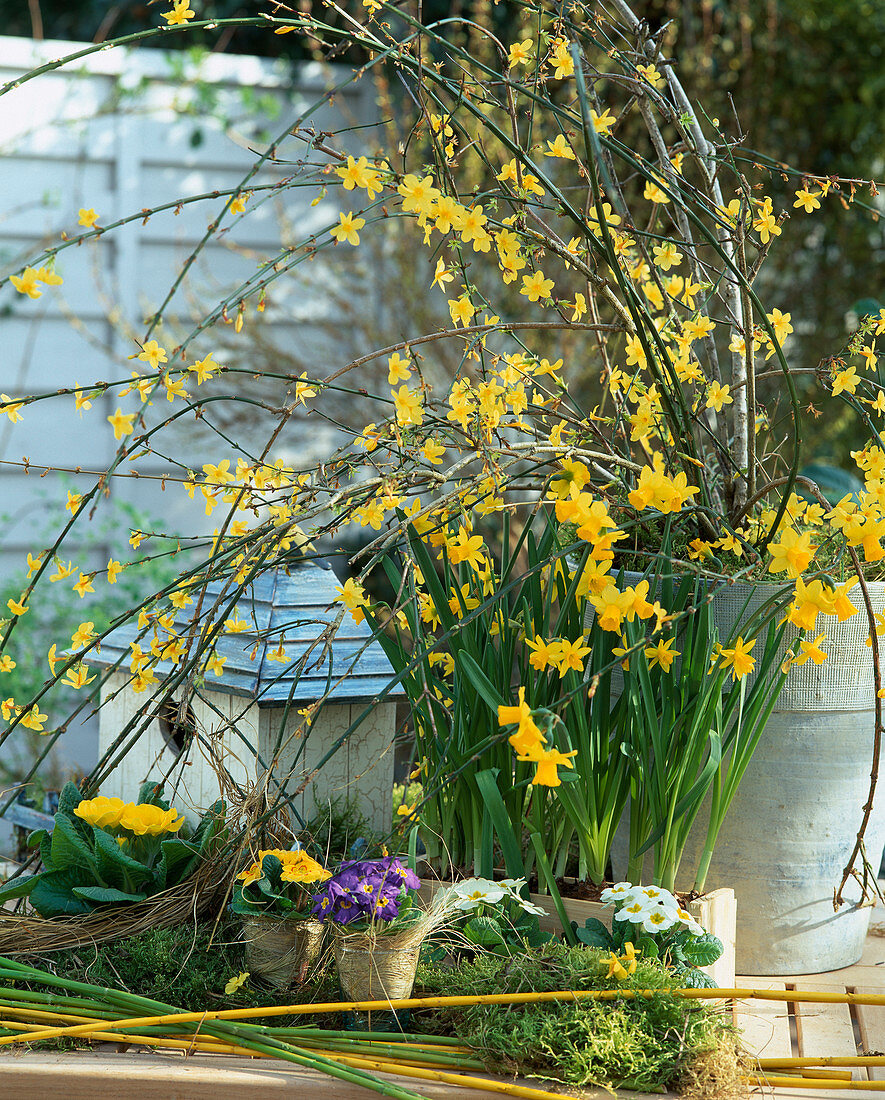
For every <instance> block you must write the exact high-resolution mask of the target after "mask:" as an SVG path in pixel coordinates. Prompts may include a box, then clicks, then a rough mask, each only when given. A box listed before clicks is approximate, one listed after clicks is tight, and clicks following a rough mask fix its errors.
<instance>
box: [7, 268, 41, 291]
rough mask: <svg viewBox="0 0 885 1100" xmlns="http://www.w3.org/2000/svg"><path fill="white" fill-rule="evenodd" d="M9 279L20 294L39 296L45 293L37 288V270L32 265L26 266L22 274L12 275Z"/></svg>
mask: <svg viewBox="0 0 885 1100" xmlns="http://www.w3.org/2000/svg"><path fill="white" fill-rule="evenodd" d="M9 281H10V282H11V283H12V285H13V286H14V287H15V289H16V290H17V291H18V292H19V294H27V296H28V297H29V298H39V297H40V295H41V294H42V293H43V291H42V290H38V289H37V282H38V278H37V272H36V271H35V270H34V269H33V268H32V267H26V268H25V269H24V271H23V272H22V273H21V275H10V276H9Z"/></svg>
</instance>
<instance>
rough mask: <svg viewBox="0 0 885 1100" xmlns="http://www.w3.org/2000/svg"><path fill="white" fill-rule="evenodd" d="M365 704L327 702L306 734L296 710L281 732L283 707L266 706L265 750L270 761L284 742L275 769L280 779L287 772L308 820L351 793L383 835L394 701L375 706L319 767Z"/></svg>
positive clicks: (296, 803)
mask: <svg viewBox="0 0 885 1100" xmlns="http://www.w3.org/2000/svg"><path fill="white" fill-rule="evenodd" d="M366 709H367V708H366V705H365V704H363V703H353V704H350V705H343V704H328V703H327V704H326V705H325V706H324V707H323V708H322V709H321V710H320V711H319V712H318V714H317V715H316V717H315V718H314V720H313V723H312V724H311V725H310V727H309V728H307V729H306V730H305V731H304V733H301V732H299V730H300V727H301V726H302V723H303V718H302V716H301V715H299V714H298V713H297V712H295V711H294V710H293V711H292V712H291V713H290V714H289V715H288V716H287V717H286V724H285V729H284V731H283V736H282V737H280V722H281V721H282V720H283V715H284V710H283V708H279V707H267V708H262V710H261V712H260V719H259V722H260V724H259V744H260V745H261V750H260V751H261V755H262V757H263V758H264V759H266V760H269V759H270V758H271V757H272V756H273V754H274V750H275V748H276V746H277V744H278V742H279V743H280V746H281V747H280V750H279V752H278V753H277V757H276V772H277V775H278V777H279V778H280V781H283V777H288V778H286V779H285V786H286V788H287V789H288V790H289V791H292V792H294V794H293V797H292V803H293V805H294V808H295V810H296V811H297V812H298V813H299V814H301V817H302V819H303V820H304V821H307V820H309V819H310V818H311V817H312V816H313V815H314V813H315V811H316V810H317V809H318V808H319V807H320V806H324V805H326V804H327V803H328V802H329V800H332V801H334V800H336V799H340V800H344V799H347V798H352V799H354V800H355V801H356V803H357V805H358V806H359V808H360V810H361V811H362V812H363V814H364V815H365V817H366V818H367V820H368V822H369V824H370V825H371V826H372V828H373V829H375V830H376V831H378V832H380V833H382V834H383V833H387V832H388V831H389V830H390V823H391V816H392V811H391V803H392V791H393V762H394V749H393V738H394V733H395V730H396V703H381V704H379V705H378V706H376V707H374V709H373V710H371V711H370V713H369V714H368V715H367V716H366V718H365V719H364V720H363V721H362V722H361V724H360V725H359V726H358V727H357V728H356V730H354V732H353V733H352V734H351V735H350V736H349V737H348V738H347V740H346V741H345V742H344V744H343V745H342V746H341V747H340V748H339V749H338V751H337V752H336V753H335V755H334V756H332V757H331V758H330V759H329V760H327V761H326V763H325V764H323V766H322V768H320V769H319V770H317V768H318V765H319V762H320V761H321V760H322V758H323V757H324V756H325V755H326V753H327V752H328V751H329V749H330V748H331V747H332V746H333V745H334V744H335V742H336V741H337V740H338V739H339V738H340V737H341V735H342V734H343V733H344V732H345V730H347V729H348V728H349V726H350V724H351V722H354V721H356V720H357V719H358V718H359V717H360V715H361V714H363V712H364V711H366Z"/></svg>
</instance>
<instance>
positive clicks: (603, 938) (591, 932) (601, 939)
mask: <svg viewBox="0 0 885 1100" xmlns="http://www.w3.org/2000/svg"><path fill="white" fill-rule="evenodd" d="M575 935H576V936H577V937H578V939H579V941H580V942H581V943H583V944H586V945H587V946H588V947H602V948H604V949H605V950H606V951H610V950H611V948H612V943H613V940H612V935H611V932H609V930H608V929H607V928H606V926H605V925H604V924H603V923H602V921H601V920H597V918H596V917H588V918H587V920H586V921H584V927H583V928H576V929H575Z"/></svg>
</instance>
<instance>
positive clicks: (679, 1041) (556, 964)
mask: <svg viewBox="0 0 885 1100" xmlns="http://www.w3.org/2000/svg"><path fill="white" fill-rule="evenodd" d="M603 957H607V953H606V952H602V951H599V950H597V949H595V948H585V947H568V946H566V945H563V944H549V945H546V946H545V947H543V948H542V949H541V950H539V951H537V952H532V953H529V954H525V955H520V956H515V957H512V958H508V959H500V958H495V957H493V956H479V957H478V958H477V959H476V960H475V961H473V962H471V963H467V964H464V965H461V966H460V967H458V968H457V969H444V968H442V967H428V968H424V969H422V971H421V972H420V974H419V981H420V983H421V987H422V989H421V991H422V993H423V994H425V995H439V996H447V995H449V996H453V995H463V996H469V995H480V994H488V993H524V992H529V991H534V992H541V991H545V990H551V991H552V990H562V989H616V988H625V987H626V988H633V989H661V988H662V987H666V986H667V985H669V984H670V983H671V981H672V978H671V976H669V975H668V974H667V972H666V971H665V970H664V969H663V967H661V966H659V965H658V964H656V963H651V962H648V963H640V964H639V965H638V967H637V969H636V972H635V974H634V975H633V976H632V977H631V978H630V979H629V980H628V981H627V982H625V983H618V982H617V981H616V980H614V979H608V978H606V977H605V973H606V968H605V967H604V966H602V965H600V964H601V961H602V959H603ZM419 1018H421V1019H423V1022H424V1023H425V1025H426V1026H427V1028H428V1030H433V1031H436V1032H440V1031H449V1032H451V1033H453V1034H455V1035H457V1036H458V1037H459V1038H460V1039H461V1040H462V1041H463V1042H465V1043H467V1044H468V1045H469V1046H470V1047H471V1048H473V1050H475V1051H476V1052H477V1054H478V1055H479V1056H480V1057H481V1058H482V1059H483V1060H484V1062H485V1063H486V1066H487V1067H488V1069H489V1070H490V1071H491V1072H497V1073H501V1072H504V1073H510V1074H513V1075H520V1076H525V1077H540V1078H547V1079H550V1080H554V1081H561V1082H564V1083H566V1084H568V1085H572V1086H578V1087H587V1086H591V1085H595V1086H597V1087H602V1088H608V1089H614V1088H629V1089H635V1090H636V1091H639V1092H663V1091H666V1090H667V1089H672V1088H678V1087H679V1086H680V1085H681V1083H683V1082H685V1081H688V1080H690V1079H692V1078H693V1076H694V1077H696V1076H697V1075H693V1074H692V1068H691V1067H692V1065H693V1064H694V1063H696V1062H698V1061H699V1060H703V1063H704V1067H705V1070H704V1075H705V1081H706V1082H707V1085H708V1087H709V1091H708V1092H707V1093H706V1095H707V1096H708V1097H709V1098H711V1100H712V1098H714V1097H722V1098H725V1097H736V1096H743V1095H746V1087H745V1086H743V1085H741V1083H740V1059H739V1057H738V1056H737V1040H736V1036H735V1032H734V1029H733V1026H732V1025H731V1024H730V1022H728V1021H727V1020H726V1019H725V1017H724V1016H723V1015H722V1013H721V1012H719V1011H717V1010H716V1009H714V1008H708V1007H705V1006H702V1005H701V1004H699V1002H697V1001H689V1000H685V999H684V998H680V997H675V996H672V995H670V994H667V993H664V992H662V993H659V994H656V995H655V996H653V997H637V998H623V999H619V1000H606V1001H589V1000H588V1001H581V1002H577V1003H571V1004H570V1003H568V1002H547V1003H542V1004H527V1005H521V1004H520V1005H477V1006H475V1007H471V1008H465V1009H459V1010H455V1011H452V1010H451V1009H446V1010H440V1011H439V1012H436V1013H433V1014H426V1015H423V1017H419ZM416 1022H417V1020H416ZM720 1061H721V1063H722V1066H723V1070H722V1072H720V1073H718V1074H717V1071H716V1069H715V1066H716V1065H717V1064H718V1063H719V1062H720Z"/></svg>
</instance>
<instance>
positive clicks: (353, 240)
mask: <svg viewBox="0 0 885 1100" xmlns="http://www.w3.org/2000/svg"><path fill="white" fill-rule="evenodd" d="M338 222H339V224H338V225H336V226H335V227H334V228H333V229H331V230H330V236H332V237H334V238H335V243H336V244H340V242H341V241H347V243H348V244H352V245H353V246H354V248H355V247H356V246H357V245H358V244H359V243H360V235H359V232H358V230H360V229H362V228H363V226H364V225H365V224H366V219H365V218H358V217H357V216H356V215H355V214H354V212H353V211H352V210H351V211H350V212H349V213H347V214H339V215H338Z"/></svg>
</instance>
